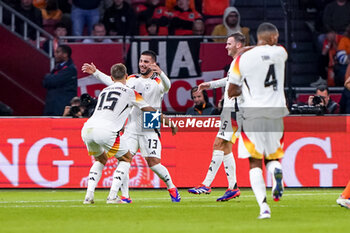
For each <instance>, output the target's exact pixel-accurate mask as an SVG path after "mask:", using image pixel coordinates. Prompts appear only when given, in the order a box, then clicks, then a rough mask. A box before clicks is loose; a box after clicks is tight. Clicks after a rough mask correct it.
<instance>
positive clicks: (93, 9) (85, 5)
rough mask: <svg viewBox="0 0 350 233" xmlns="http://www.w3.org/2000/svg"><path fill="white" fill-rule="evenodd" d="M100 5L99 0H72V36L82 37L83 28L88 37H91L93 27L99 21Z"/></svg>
mask: <svg viewBox="0 0 350 233" xmlns="http://www.w3.org/2000/svg"><path fill="white" fill-rule="evenodd" d="M100 3H101V0H88V1H87V0H72V12H71V19H72V23H73V25H72V26H73V32H72V34H73V36H81V35H83V31H84V27H85V26H86V27H87V33H88V35H91V32H92V27H93V25H94V24H96V23H97V22H98V21H99V20H100V11H99V8H98V7H99V5H100Z"/></svg>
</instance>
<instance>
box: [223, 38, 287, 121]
mask: <svg viewBox="0 0 350 233" xmlns="http://www.w3.org/2000/svg"><path fill="white" fill-rule="evenodd" d="M287 57H288V55H287V52H286V50H285V49H284V48H283V47H282V46H277V45H274V46H270V45H261V46H256V47H255V48H253V49H251V50H249V51H247V52H245V53H244V54H242V55H241V56H239V57H237V58H236V60H235V64H234V66H233V68H232V72H230V75H229V82H230V83H232V84H235V85H238V86H242V97H243V102H242V103H241V105H240V111H241V110H242V113H243V116H244V118H249V119H251V118H260V117H267V118H280V117H283V116H285V115H287V114H288V109H287V107H286V99H285V95H284V68H285V62H286V60H287Z"/></svg>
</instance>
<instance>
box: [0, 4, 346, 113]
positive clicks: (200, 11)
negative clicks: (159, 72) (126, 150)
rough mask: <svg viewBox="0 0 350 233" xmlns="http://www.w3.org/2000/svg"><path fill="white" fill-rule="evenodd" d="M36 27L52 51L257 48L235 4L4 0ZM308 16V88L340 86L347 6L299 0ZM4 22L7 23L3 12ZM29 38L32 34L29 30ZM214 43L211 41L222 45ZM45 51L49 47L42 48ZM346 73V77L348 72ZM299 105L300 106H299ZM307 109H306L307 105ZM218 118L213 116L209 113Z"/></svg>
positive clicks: (343, 102)
mask: <svg viewBox="0 0 350 233" xmlns="http://www.w3.org/2000/svg"><path fill="white" fill-rule="evenodd" d="M4 2H5V3H7V4H8V5H9V6H11V7H13V8H14V9H16V10H17V11H18V12H19V13H21V14H22V15H23V16H25V17H27V18H28V19H30V20H31V21H33V22H35V23H36V24H37V25H39V26H40V27H42V28H43V29H45V30H46V31H47V32H49V33H51V34H52V35H53V36H54V41H53V51H55V50H56V49H57V48H58V46H59V44H60V43H61V44H62V43H65V42H67V41H66V40H59V37H62V36H70V35H73V36H125V35H128V36H133V35H141V36H147V35H152V36H154V35H159V36H164V35H179V36H186V35H212V36H228V35H231V34H232V33H235V32H241V33H242V34H243V35H244V36H245V37H246V44H247V45H249V44H251V45H254V44H255V38H254V37H255V35H252V32H251V30H250V28H248V27H245V26H244V25H242V24H241V15H240V12H239V9H237V8H236V7H234V4H235V1H234V0H223V1H215V0H91V1H84V0H4ZM299 6H300V7H301V8H303V9H304V10H305V12H306V14H316V17H314V18H315V19H316V20H314V21H311V22H307V24H308V26H309V27H310V30H311V31H312V32H313V34H314V37H315V40H314V45H315V47H316V48H317V52H318V56H319V59H318V75H319V79H318V80H317V81H316V82H314V83H311V84H310V85H311V86H312V87H315V90H316V88H317V87H319V86H325V85H326V86H328V87H332V86H338V87H341V86H344V83H345V82H346V80H347V78H348V77H349V69H350V68H349V61H350V59H349V57H350V2H349V1H348V0H323V1H313V0H300V1H299ZM4 19H5V20H4V22H5V23H8V24H9V22H10V19H9V18H7V19H6V12H5V13H4ZM16 23H17V24H18V25H16V31H17V32H18V33H23V25H22V24H20V22H16ZM28 30H29V31H28V37H29V39H32V40H34V39H35V37H36V35H35V31H34V30H32V29H31V28H30V27H29V29H28ZM225 40H226V39H225V38H222V39H220V38H214V39H213V41H214V42H222V43H224V42H225ZM81 42H83V43H112V42H115V41H114V40H111V39H108V38H107V39H84V40H81ZM42 47H43V49H44V50H45V51H49V43H48V41H46V42H45V43H43V45H42ZM347 70H348V72H346V71H347ZM348 92H349V90H348V89H347V88H344V91H343V93H342V97H341V99H339V100H338V101H337V102H339V104H340V113H350V106H348V105H349V102H350V101H349V100H348V98H349V97H348V96H350V95H349V93H348ZM299 104H300V103H299ZM305 104H308V103H307V101H306V102H305ZM212 112H213V113H217V111H212ZM337 112H339V111H337Z"/></svg>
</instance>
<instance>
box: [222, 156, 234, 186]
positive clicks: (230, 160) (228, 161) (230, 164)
mask: <svg viewBox="0 0 350 233" xmlns="http://www.w3.org/2000/svg"><path fill="white" fill-rule="evenodd" d="M223 161H224V167H225V172H226V176H227V181H228V188H229V189H234V188H235V187H237V185H236V183H237V178H236V162H235V158H234V157H233V154H232V152H231V153H229V154H227V155H224V160H223Z"/></svg>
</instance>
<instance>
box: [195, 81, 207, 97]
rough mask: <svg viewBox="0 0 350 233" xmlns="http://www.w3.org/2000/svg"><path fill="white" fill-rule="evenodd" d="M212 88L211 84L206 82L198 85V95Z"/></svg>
mask: <svg viewBox="0 0 350 233" xmlns="http://www.w3.org/2000/svg"><path fill="white" fill-rule="evenodd" d="M209 88H210V83H209V82H204V83H201V84H199V85H198V89H197V91H196V94H197V93H199V92H201V91H203V90H207V89H209Z"/></svg>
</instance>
